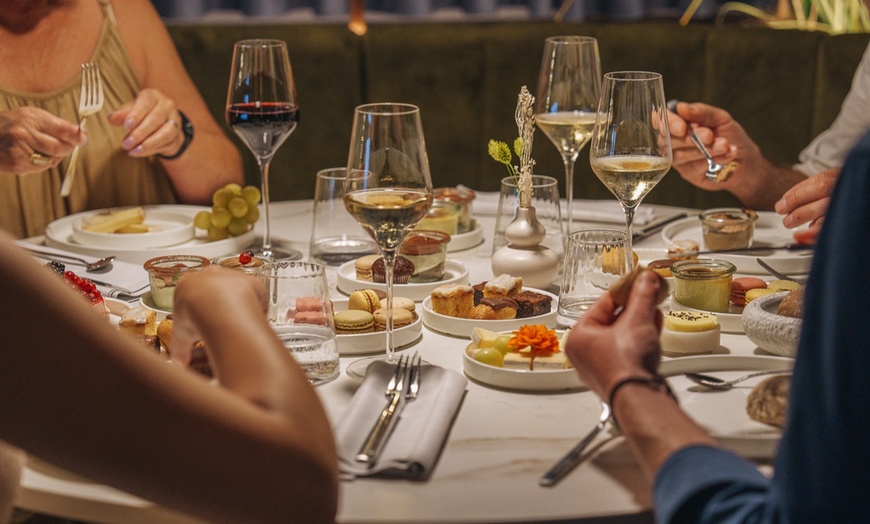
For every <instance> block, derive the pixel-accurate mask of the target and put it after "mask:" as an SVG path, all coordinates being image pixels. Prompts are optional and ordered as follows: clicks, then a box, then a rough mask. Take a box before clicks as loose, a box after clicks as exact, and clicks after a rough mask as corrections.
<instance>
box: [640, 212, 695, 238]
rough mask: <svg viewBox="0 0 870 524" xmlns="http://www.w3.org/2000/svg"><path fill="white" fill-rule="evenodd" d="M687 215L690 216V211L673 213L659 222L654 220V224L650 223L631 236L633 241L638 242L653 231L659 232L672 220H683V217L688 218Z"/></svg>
mask: <svg viewBox="0 0 870 524" xmlns="http://www.w3.org/2000/svg"><path fill="white" fill-rule="evenodd" d="M687 216H689V214H688V213H685V212H680V213H677V214H675V215H671V216H669V217H667V218H664V219H662V220H660V221H658V222H653V223H652V224H650V225H648V226H647V227H645V228H643V229H641V230H640V231H637V232H635V233H634V234H633V235H632V236H631V241H632V242H637V241H639V240H643V239H645V238H646V237H648V236H650V235H652V234H653V233H658V232H659V231H661V230H662V229H664V227H665V226H666V225H668V224H670V223H672V222H676V221H677V220H682V219H684V218H686V217H687Z"/></svg>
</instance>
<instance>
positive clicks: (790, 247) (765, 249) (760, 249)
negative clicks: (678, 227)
mask: <svg viewBox="0 0 870 524" xmlns="http://www.w3.org/2000/svg"><path fill="white" fill-rule="evenodd" d="M815 248H816V246H814V245H808V244H783V245H781V246H753V247H741V248H734V249H714V250H711V251H701V252H699V253H698V255H716V254H719V253H732V254H745V255H765V254H766V255H770V254H771V251H812V250H814V249H815Z"/></svg>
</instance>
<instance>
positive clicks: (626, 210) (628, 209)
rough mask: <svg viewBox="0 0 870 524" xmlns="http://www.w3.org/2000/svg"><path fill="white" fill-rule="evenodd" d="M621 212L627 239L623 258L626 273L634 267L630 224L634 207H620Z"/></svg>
mask: <svg viewBox="0 0 870 524" xmlns="http://www.w3.org/2000/svg"><path fill="white" fill-rule="evenodd" d="M622 210H623V212H624V213H625V230H626V231H627V232H628V239H627V240H626V241H625V257H626V264H627V265H626V266H625V267H627V268H628V271H631V270H632V269H634V268H633V267H632V266H633V265H634V255H633V254H632V253H633V251H632V249H634V246H633V243H634V241H633V237H634V233H633V231H632V224H633V223H634V211H635V208H634V207H628V206H622Z"/></svg>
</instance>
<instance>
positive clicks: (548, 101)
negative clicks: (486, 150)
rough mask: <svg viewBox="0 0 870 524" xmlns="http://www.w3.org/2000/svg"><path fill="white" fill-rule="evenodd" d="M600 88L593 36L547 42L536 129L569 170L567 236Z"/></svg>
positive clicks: (567, 174)
mask: <svg viewBox="0 0 870 524" xmlns="http://www.w3.org/2000/svg"><path fill="white" fill-rule="evenodd" d="M600 88H601V63H600V59H599V58H598V40H596V39H595V38H592V37H589V36H553V37H550V38H547V40H546V41H545V44H544V57H543V59H542V61H541V71H540V74H539V75H538V94H537V96H536V97H535V123H536V124H537V126H538V129H540V130H541V131H543V132H544V134H545V135H547V138H549V139H550V141H551V142H553V145H555V146H556V149H558V150H559V153H560V154H561V155H562V162H563V163H564V164H565V193H566V198H567V200H568V209H567V215H568V219H567V220H568V223H567V231H566V233H567V234H571V226H572V223H573V209H572V208H573V205H574V164H575V163H576V161H577V156H578V155H579V154H580V150H581V149H583V146H585V145H586V142H588V141H589V138H590V137H591V136H592V126H594V125H595V109H596V108H597V107H598V98H599V91H600ZM566 238H567V235H566Z"/></svg>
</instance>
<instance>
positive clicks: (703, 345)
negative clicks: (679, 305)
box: [659, 311, 722, 357]
mask: <svg viewBox="0 0 870 524" xmlns="http://www.w3.org/2000/svg"><path fill="white" fill-rule="evenodd" d="M721 333H722V329H721V327H720V326H719V319H718V318H716V315H714V314H712V313H704V312H702V311H670V312H668V314H667V315H665V318H664V322H663V325H662V332H661V335H660V337H659V342H660V344H661V348H662V353H663V354H664V355H667V356H669V357H675V356H683V355H700V354H704V353H712V352H713V351H715V350H717V349H719V341H720V339H721Z"/></svg>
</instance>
